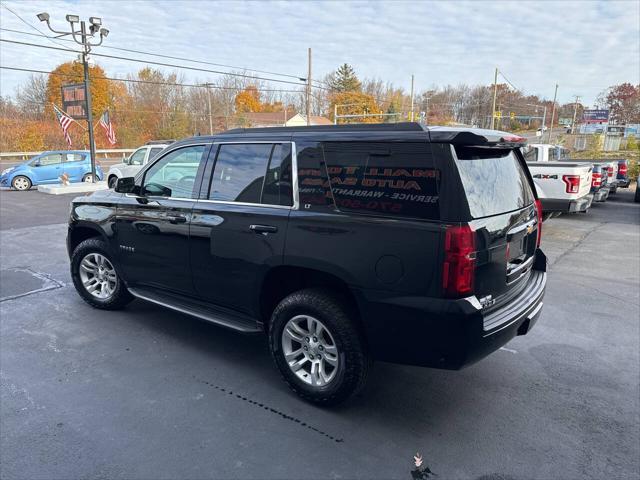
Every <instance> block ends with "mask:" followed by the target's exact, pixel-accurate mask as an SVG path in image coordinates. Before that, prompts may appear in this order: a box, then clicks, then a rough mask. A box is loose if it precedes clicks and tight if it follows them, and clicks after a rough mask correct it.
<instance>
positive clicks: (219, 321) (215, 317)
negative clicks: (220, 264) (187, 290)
mask: <svg viewBox="0 0 640 480" xmlns="http://www.w3.org/2000/svg"><path fill="white" fill-rule="evenodd" d="M129 292H130V293H131V295H133V296H134V297H136V298H139V299H141V300H146V301H147V302H151V303H155V304H156V305H160V306H162V307H166V308H169V309H171V310H175V311H176V312H180V313H184V314H186V315H191V316H192V317H196V318H199V319H201V320H205V321H207V322H211V323H215V324H216V325H220V326H222V327H226V328H230V329H232V330H237V331H239V332H243V333H260V332H262V330H261V329H260V328H259V327H258V324H257V322H256V320H254V319H253V318H251V317H249V316H245V315H242V314H238V313H235V312H229V311H223V310H221V309H218V308H216V307H212V306H210V305H206V304H202V303H200V302H198V301H197V300H193V301H191V300H189V299H187V298H184V297H182V296H178V295H174V294H171V293H165V292H158V291H156V290H150V289H146V288H129Z"/></svg>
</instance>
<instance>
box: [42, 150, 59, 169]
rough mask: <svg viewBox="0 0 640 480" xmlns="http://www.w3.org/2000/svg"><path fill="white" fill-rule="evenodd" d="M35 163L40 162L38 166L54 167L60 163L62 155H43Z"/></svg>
mask: <svg viewBox="0 0 640 480" xmlns="http://www.w3.org/2000/svg"><path fill="white" fill-rule="evenodd" d="M36 162H40V165H42V166H44V165H55V164H57V163H62V154H60V153H51V154H49V155H44V156H42V157H40V158H38V159H36Z"/></svg>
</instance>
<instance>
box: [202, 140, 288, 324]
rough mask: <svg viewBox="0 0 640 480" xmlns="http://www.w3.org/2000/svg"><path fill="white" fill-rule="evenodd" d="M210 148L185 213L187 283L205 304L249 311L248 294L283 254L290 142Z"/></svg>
mask: <svg viewBox="0 0 640 480" xmlns="http://www.w3.org/2000/svg"><path fill="white" fill-rule="evenodd" d="M211 151H212V153H211V159H210V161H209V162H208V165H207V175H206V177H205V181H204V182H203V186H202V191H201V194H200V196H201V200H198V201H197V202H196V204H195V206H194V209H193V214H192V218H191V240H190V248H191V269H192V274H193V282H194V287H195V290H196V292H197V293H198V295H199V296H201V297H202V298H203V299H204V300H206V301H208V302H211V303H215V304H217V305H220V306H223V307H226V308H231V309H234V310H236V311H240V312H243V313H247V314H250V315H254V314H256V313H258V305H257V301H258V296H257V295H256V292H258V291H259V289H260V287H261V285H262V280H263V278H264V276H265V274H266V272H267V271H268V270H269V269H270V268H272V267H274V266H277V265H280V264H282V258H283V255H284V245H285V238H286V234H287V224H288V218H289V213H290V211H291V208H292V205H293V198H292V195H293V194H292V184H293V181H292V173H291V172H292V168H291V166H292V162H293V158H292V149H291V143H290V142H284V141H283V142H278V141H274V142H259V141H257V142H253V143H252V142H250V141H247V142H246V143H244V144H218V145H214V147H213V148H212V150H211ZM214 158H215V165H213V163H214Z"/></svg>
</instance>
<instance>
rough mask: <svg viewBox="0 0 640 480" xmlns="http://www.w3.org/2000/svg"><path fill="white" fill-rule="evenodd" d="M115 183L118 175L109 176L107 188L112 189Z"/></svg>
mask: <svg viewBox="0 0 640 480" xmlns="http://www.w3.org/2000/svg"><path fill="white" fill-rule="evenodd" d="M116 183H118V177H116V176H113V177H111V178H109V184H108V185H109V188H111V189H114V188H116Z"/></svg>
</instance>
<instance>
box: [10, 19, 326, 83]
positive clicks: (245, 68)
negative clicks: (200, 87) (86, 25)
mask: <svg viewBox="0 0 640 480" xmlns="http://www.w3.org/2000/svg"><path fill="white" fill-rule="evenodd" d="M19 18H20V17H19ZM20 19H21V20H22V18H20ZM23 21H24V20H23ZM25 23H26V22H25ZM27 25H29V26H30V27H31V28H33V29H35V30H36V31H38V32H40V30H38V29H37V28H36V27H34V26H33V25H30V24H28V23H27ZM0 30H2V31H5V32H11V33H18V34H22V35H30V36H33V37H44V38H47V39H49V40H51V41H53V37H50V36H48V35H45V34H43V33H42V32H40V33H31V32H24V31H22V30H14V29H12V28H4V27H2V28H0ZM60 40H62V41H65V42H73V40H69V39H66V38H61V39H60ZM54 43H55V42H54ZM56 45H60V44H59V43H56ZM62 46H63V45H62ZM101 48H110V49H112V50H119V51H122V52H130V53H140V54H143V55H150V56H153V57H160V58H169V59H172V60H182V61H185V62H192V63H199V64H202V65H213V66H216V67H225V68H234V69H238V70H246V71H250V72H255V73H264V74H267V75H276V76H280V77H288V78H295V79H297V80H300V81H306V78H302V77H300V76H298V75H291V74H288V73H278V72H271V71H267V70H257V69H254V68H248V67H237V66H233V65H226V64H223V63H214V62H207V61H204V60H194V59H191V58H185V57H176V56H172V55H164V54H161V53H153V52H145V51H143V50H133V49H130V48H122V47H113V46H111V45H102V46H101ZM318 83H322V82H320V81H318Z"/></svg>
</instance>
